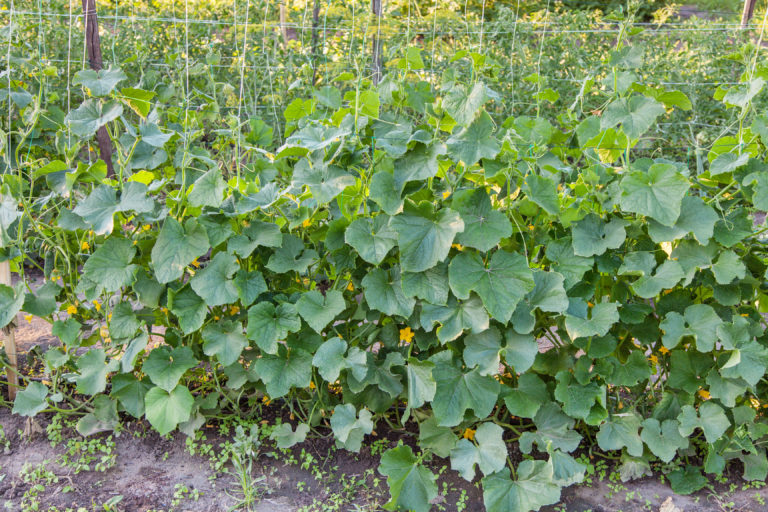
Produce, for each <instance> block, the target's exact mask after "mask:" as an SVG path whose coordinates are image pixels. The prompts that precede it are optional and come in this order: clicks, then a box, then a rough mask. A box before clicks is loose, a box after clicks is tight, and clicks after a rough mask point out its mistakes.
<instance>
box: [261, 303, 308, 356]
mask: <svg viewBox="0 0 768 512" xmlns="http://www.w3.org/2000/svg"><path fill="white" fill-rule="evenodd" d="M299 329H301V319H300V318H299V314H298V311H297V310H296V306H294V305H293V304H290V303H285V304H280V305H278V306H275V305H274V304H272V303H271V302H259V303H258V304H255V305H253V306H251V307H250V309H248V339H250V340H253V341H255V342H256V344H257V345H258V346H259V348H260V349H261V350H263V351H265V352H267V353H268V354H275V353H277V342H278V341H279V340H284V339H285V337H286V336H288V333H289V332H296V331H298V330H299Z"/></svg>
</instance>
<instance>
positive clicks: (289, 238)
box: [267, 235, 317, 273]
mask: <svg viewBox="0 0 768 512" xmlns="http://www.w3.org/2000/svg"><path fill="white" fill-rule="evenodd" d="M316 259H317V251H315V250H314V249H309V248H307V247H305V245H304V242H303V241H302V240H301V238H298V237H296V236H293V235H284V236H283V245H282V246H281V247H280V248H279V249H278V250H276V251H275V253H274V254H273V255H272V256H270V258H269V261H268V262H267V268H268V269H269V270H271V271H272V272H278V273H283V272H290V271H294V272H306V270H307V267H309V266H310V265H311V264H313V263H314V262H315V260H316Z"/></svg>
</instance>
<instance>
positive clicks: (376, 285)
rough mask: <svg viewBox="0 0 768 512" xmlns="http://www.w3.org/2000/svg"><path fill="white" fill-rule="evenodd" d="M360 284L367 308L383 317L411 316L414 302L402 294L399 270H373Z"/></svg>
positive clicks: (395, 268)
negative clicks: (379, 312)
mask: <svg viewBox="0 0 768 512" xmlns="http://www.w3.org/2000/svg"><path fill="white" fill-rule="evenodd" d="M362 284H363V293H364V295H365V301H366V302H367V303H368V306H369V307H371V308H373V309H377V310H379V311H381V312H382V313H384V314H385V315H399V316H404V317H409V316H411V312H412V311H413V306H414V305H415V304H416V300H414V299H413V298H410V297H406V296H405V294H404V293H403V287H402V284H401V281H400V269H399V268H397V267H394V268H392V269H391V270H384V269H381V268H375V269H373V270H371V271H370V272H369V273H368V275H366V276H365V277H364V278H363V281H362Z"/></svg>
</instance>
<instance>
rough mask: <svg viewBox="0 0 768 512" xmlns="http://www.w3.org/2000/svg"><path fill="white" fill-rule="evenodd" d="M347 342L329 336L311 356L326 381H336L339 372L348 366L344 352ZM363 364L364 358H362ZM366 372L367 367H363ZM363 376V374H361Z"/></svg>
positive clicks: (313, 363)
mask: <svg viewBox="0 0 768 512" xmlns="http://www.w3.org/2000/svg"><path fill="white" fill-rule="evenodd" d="M346 352H347V342H346V341H344V340H343V339H341V338H331V339H329V340H327V341H325V342H323V344H322V345H320V347H318V349H317V352H315V355H314V357H313V358H312V365H313V366H315V367H316V368H317V372H318V373H319V374H320V376H321V377H322V378H323V379H325V380H326V381H328V382H336V379H338V378H339V374H340V373H341V371H342V370H343V369H345V368H348V367H350V363H349V362H348V361H347V358H346V357H345V354H346ZM363 364H365V360H363ZM365 370H366V373H367V370H368V368H367V367H366V368H365ZM363 377H365V375H363Z"/></svg>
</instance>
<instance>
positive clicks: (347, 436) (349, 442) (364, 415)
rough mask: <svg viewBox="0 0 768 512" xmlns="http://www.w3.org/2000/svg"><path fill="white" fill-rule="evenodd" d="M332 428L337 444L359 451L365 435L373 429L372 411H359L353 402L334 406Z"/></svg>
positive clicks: (340, 446)
mask: <svg viewBox="0 0 768 512" xmlns="http://www.w3.org/2000/svg"><path fill="white" fill-rule="evenodd" d="M331 430H333V435H334V437H335V438H336V445H337V446H338V447H339V448H344V449H346V450H349V451H351V452H359V451H360V446H361V445H362V443H363V437H364V436H365V435H367V434H370V433H371V432H372V431H373V421H371V412H370V411H369V410H368V409H362V410H361V411H360V413H359V418H358V413H357V411H356V410H355V406H354V405H352V404H343V405H342V404H340V405H337V406H336V407H334V408H333V416H331Z"/></svg>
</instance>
